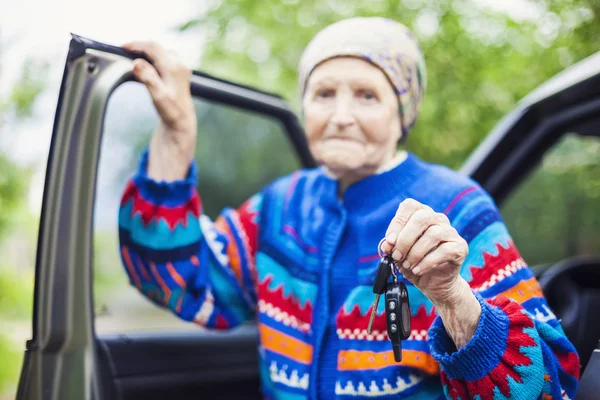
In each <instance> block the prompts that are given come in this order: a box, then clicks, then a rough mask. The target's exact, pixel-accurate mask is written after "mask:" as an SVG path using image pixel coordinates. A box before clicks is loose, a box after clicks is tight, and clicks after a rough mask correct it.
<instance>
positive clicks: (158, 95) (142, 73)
mask: <svg viewBox="0 0 600 400" xmlns="http://www.w3.org/2000/svg"><path fill="white" fill-rule="evenodd" d="M133 75H134V76H135V77H136V78H137V80H139V81H140V82H141V83H143V84H144V85H145V86H146V87H147V88H148V91H149V92H150V95H151V96H152V101H153V102H154V105H155V106H156V109H157V111H158V113H159V114H160V115H161V116H163V115H164V116H168V115H169V114H170V110H169V106H170V105H171V101H169V96H168V91H167V87H166V85H165V84H164V82H163V81H162V79H161V77H160V76H159V75H158V72H157V71H156V69H155V68H154V67H153V66H152V65H151V64H150V63H149V62H148V61H146V60H143V59H141V58H138V59H136V60H134V61H133Z"/></svg>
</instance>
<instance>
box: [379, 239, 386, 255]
mask: <svg viewBox="0 0 600 400" xmlns="http://www.w3.org/2000/svg"><path fill="white" fill-rule="evenodd" d="M383 242H385V238H383V239H381V241H380V242H379V244H378V245H377V254H379V258H383V257H384V256H386V255H387V254H385V253H384V252H383V251H382V250H381V245H382V244H383Z"/></svg>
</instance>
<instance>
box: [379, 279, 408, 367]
mask: <svg viewBox="0 0 600 400" xmlns="http://www.w3.org/2000/svg"><path fill="white" fill-rule="evenodd" d="M392 273H393V274H394V281H393V282H392V283H390V284H388V285H387V289H386V292H385V316H386V323H387V331H388V336H389V338H390V340H391V341H392V350H393V352H394V360H395V361H396V362H400V361H402V341H403V340H405V339H408V338H409V337H410V306H409V303H408V290H406V285H405V284H404V283H403V282H402V281H400V282H399V281H398V277H397V276H396V274H395V273H394V272H393V271H392Z"/></svg>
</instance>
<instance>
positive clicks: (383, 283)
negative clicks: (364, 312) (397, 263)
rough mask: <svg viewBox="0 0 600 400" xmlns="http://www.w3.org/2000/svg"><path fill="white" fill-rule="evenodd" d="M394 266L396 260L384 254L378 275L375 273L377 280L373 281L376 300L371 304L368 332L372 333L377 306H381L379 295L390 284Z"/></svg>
mask: <svg viewBox="0 0 600 400" xmlns="http://www.w3.org/2000/svg"><path fill="white" fill-rule="evenodd" d="M392 268H394V260H393V259H392V257H390V256H387V255H386V256H383V257H382V258H381V260H380V261H379V266H378V267H377V275H375V282H374V283H373V293H375V301H373V305H372V306H371V317H370V318H369V325H367V333H371V329H373V321H374V320H375V315H376V314H377V307H378V306H379V296H381V295H382V294H384V293H385V291H386V289H387V285H388V280H389V278H390V274H391V273H392Z"/></svg>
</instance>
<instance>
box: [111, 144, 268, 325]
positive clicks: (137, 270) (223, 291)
mask: <svg viewBox="0 0 600 400" xmlns="http://www.w3.org/2000/svg"><path fill="white" fill-rule="evenodd" d="M147 162H148V153H147V152H145V153H144V154H143V156H142V159H141V162H140V165H139V169H138V172H137V173H136V174H135V175H134V177H133V178H132V179H131V180H130V181H129V182H128V183H127V187H126V188H125V191H124V193H123V196H122V199H121V205H120V209H119V241H120V250H121V259H122V261H123V265H124V267H125V270H126V272H127V274H128V276H129V279H130V282H131V284H132V285H133V286H135V287H136V288H137V289H138V290H139V291H140V292H141V293H142V294H143V295H144V296H146V297H147V298H149V299H150V300H152V301H153V302H154V303H155V304H157V305H159V306H161V307H165V308H168V309H170V310H171V311H172V312H173V313H174V314H176V315H177V316H179V317H181V318H182V319H184V320H186V321H191V322H194V323H197V324H199V325H202V326H204V327H206V328H210V329H230V328H232V327H234V326H236V325H239V324H240V323H243V322H245V321H247V320H249V319H251V318H252V317H253V315H254V310H255V308H256V269H255V252H256V236H257V226H258V219H259V210H260V206H261V202H262V196H261V195H260V194H257V195H255V196H253V197H252V198H250V199H249V200H248V201H246V202H245V203H244V204H243V205H242V206H241V207H240V208H239V209H237V210H234V209H225V210H224V211H223V212H222V213H221V215H220V216H219V217H218V219H217V220H216V221H215V222H213V221H211V220H210V218H208V217H207V216H206V215H204V214H203V213H202V202H201V199H200V197H199V195H198V192H197V190H196V186H195V185H196V176H197V174H196V166H195V164H193V165H192V166H191V168H190V171H189V174H188V176H187V178H186V179H185V180H181V181H176V182H171V183H166V182H156V181H154V180H152V179H150V178H149V177H148V176H147V175H146V169H147Z"/></svg>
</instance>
